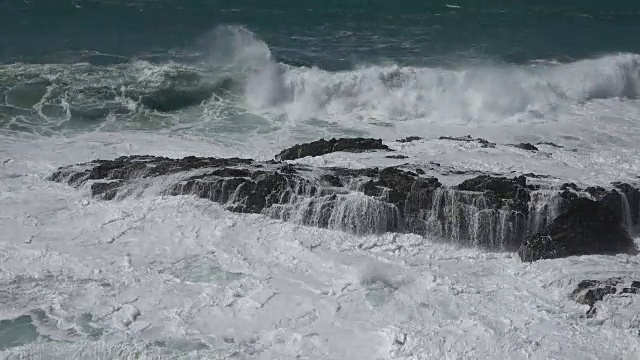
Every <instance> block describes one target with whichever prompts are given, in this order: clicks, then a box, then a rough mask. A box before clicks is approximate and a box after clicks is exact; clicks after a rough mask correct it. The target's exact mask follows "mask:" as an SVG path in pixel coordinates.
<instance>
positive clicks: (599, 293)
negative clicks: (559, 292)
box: [570, 277, 640, 317]
mask: <svg viewBox="0 0 640 360" xmlns="http://www.w3.org/2000/svg"><path fill="white" fill-rule="evenodd" d="M624 294H640V282H638V281H631V282H628V281H625V280H624V279H622V278H620V277H613V278H609V279H606V280H582V281H580V283H578V286H577V287H576V289H575V290H573V292H572V293H571V296H570V297H571V299H573V300H574V301H576V302H577V303H579V304H584V305H589V310H587V314H586V315H587V317H593V316H595V315H596V308H595V305H596V303H597V302H598V301H602V300H603V299H604V298H605V297H606V296H608V295H624Z"/></svg>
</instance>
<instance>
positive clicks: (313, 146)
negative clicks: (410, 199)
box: [276, 138, 391, 160]
mask: <svg viewBox="0 0 640 360" xmlns="http://www.w3.org/2000/svg"><path fill="white" fill-rule="evenodd" d="M368 150H386V151H390V150H391V149H389V147H388V146H387V145H384V144H383V143H382V140H381V139H365V138H353V139H350V138H341V139H337V140H336V139H335V138H334V139H331V140H329V141H327V140H325V139H320V140H318V141H314V142H310V143H305V144H299V145H294V146H292V147H290V148H288V149H285V150H282V152H280V153H279V154H278V155H276V160H295V159H300V158H303V157H307V156H320V155H325V154H329V153H332V152H336V151H348V152H362V151H368Z"/></svg>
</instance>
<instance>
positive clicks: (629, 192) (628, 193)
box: [612, 182, 640, 226]
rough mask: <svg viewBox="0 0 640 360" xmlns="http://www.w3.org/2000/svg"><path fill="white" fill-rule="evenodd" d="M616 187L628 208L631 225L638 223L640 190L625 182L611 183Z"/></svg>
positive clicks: (639, 221)
mask: <svg viewBox="0 0 640 360" xmlns="http://www.w3.org/2000/svg"><path fill="white" fill-rule="evenodd" d="M612 185H613V186H615V188H616V189H618V190H620V192H621V193H622V195H624V201H625V202H626V206H627V207H628V208H629V220H630V221H631V224H629V225H631V226H636V225H639V223H640V219H639V217H640V190H639V189H637V188H635V187H633V186H631V185H629V184H625V183H620V182H615V183H613V184H612Z"/></svg>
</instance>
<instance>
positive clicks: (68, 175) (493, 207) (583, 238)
mask: <svg viewBox="0 0 640 360" xmlns="http://www.w3.org/2000/svg"><path fill="white" fill-rule="evenodd" d="M337 142H338V140H336V142H335V143H334V145H335V144H337ZM324 143H329V142H324ZM300 152H302V153H304V152H305V151H304V149H303V150H300ZM438 165H439V164H438ZM49 179H50V180H53V181H57V182H62V183H67V184H70V185H72V186H75V187H84V188H88V189H90V191H91V194H92V196H95V197H98V198H101V199H104V200H113V199H121V198H123V197H127V196H139V195H141V194H142V193H144V192H147V193H156V194H165V195H195V196H198V197H201V198H204V199H208V200H211V201H214V202H217V203H219V204H221V205H222V206H224V207H225V208H226V209H228V210H230V211H234V212H241V213H260V214H264V215H267V216H271V217H274V218H278V219H282V220H287V221H293V222H296V223H300V224H304V225H310V226H317V227H325V228H332V229H339V230H344V231H349V232H353V233H356V234H365V233H381V232H409V233H415V234H420V235H427V234H428V235H430V236H436V237H440V238H442V239H447V240H448V241H450V242H453V243H456V244H460V245H471V246H482V247H488V248H492V249H501V250H517V249H520V256H521V258H522V259H523V260H524V261H534V260H538V259H546V258H556V257H562V256H569V255H580V254H615V253H619V252H628V253H633V252H634V251H636V250H635V247H634V246H633V243H632V242H631V239H630V236H629V232H628V226H626V224H627V223H628V222H629V221H627V220H626V219H629V218H631V217H630V216H629V211H632V210H629V209H636V208H637V207H638V206H640V205H638V203H637V195H636V194H637V189H635V188H634V187H633V186H631V185H626V184H616V187H617V188H618V189H619V190H606V189H604V188H591V189H590V191H589V192H579V191H578V190H577V187H576V186H574V185H572V184H565V185H563V186H562V189H557V190H549V189H546V190H539V191H538V190H535V188H532V187H530V186H529V185H528V184H527V178H526V177H525V176H519V177H515V178H506V177H499V176H492V175H486V174H485V175H480V176H476V177H474V178H471V179H468V180H465V181H463V182H462V183H460V184H459V185H457V186H450V187H448V186H443V185H442V184H441V183H440V182H439V181H438V179H436V178H434V177H428V176H426V175H425V172H424V171H423V170H421V169H415V172H413V171H410V170H407V169H405V168H399V167H388V168H383V169H379V168H363V169H347V168H337V167H332V168H319V167H310V166H303V165H296V164H290V163H286V162H279V161H274V160H270V161H266V162H256V161H254V160H251V159H239V158H230V159H219V158H201V157H193V156H190V157H185V158H183V159H170V158H165V157H155V156H128V157H120V158H117V159H115V160H96V161H92V162H89V163H85V164H79V165H72V166H67V167H63V168H60V169H58V170H57V171H56V172H54V173H53V174H52V175H51V176H50V177H49ZM622 193H625V194H626V195H625V196H626V201H625V197H624V196H622V195H621V194H622ZM633 202H635V203H633ZM632 203H633V204H632ZM625 209H626V210H625ZM631 288H633V287H629V289H631ZM628 291H632V290H628Z"/></svg>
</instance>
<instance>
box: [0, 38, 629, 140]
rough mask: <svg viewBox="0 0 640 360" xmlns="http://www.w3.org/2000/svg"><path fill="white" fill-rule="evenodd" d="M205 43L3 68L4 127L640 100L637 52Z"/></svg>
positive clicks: (381, 116)
mask: <svg viewBox="0 0 640 360" xmlns="http://www.w3.org/2000/svg"><path fill="white" fill-rule="evenodd" d="M205 44H206V46H205V45H203V46H202V48H201V52H200V55H199V57H198V58H197V59H196V60H195V61H190V62H188V63H179V62H175V61H168V62H161V63H151V62H148V61H141V60H135V61H131V62H127V63H116V64H106V65H99V64H90V63H78V64H46V65H35V64H12V65H2V66H0V92H1V93H2V95H3V96H2V97H0V118H2V119H3V120H2V121H0V126H2V127H7V126H14V128H16V129H20V126H17V127H16V124H26V123H28V124H30V126H35V127H37V126H48V127H49V128H52V129H54V130H55V129H58V130H59V129H60V128H65V127H69V126H82V124H100V123H102V122H106V121H113V120H114V119H115V120H117V121H118V122H120V123H124V124H142V123H148V122H150V121H151V122H154V121H155V122H157V123H158V124H157V127H159V128H166V127H174V126H176V123H177V122H180V121H190V120H189V119H191V120H193V119H196V118H197V120H198V121H203V122H205V123H206V122H215V121H218V120H220V119H221V118H229V117H233V116H237V115H238V114H253V115H258V116H259V118H261V119H262V120H260V121H263V122H273V121H277V120H278V119H279V120H282V119H285V120H288V121H289V123H290V124H297V123H300V122H304V121H306V120H309V119H320V120H325V121H338V122H339V121H341V120H345V121H343V122H344V123H346V122H353V121H354V120H355V121H356V122H357V121H358V120H365V122H367V121H370V120H371V119H375V120H376V124H386V125H387V126H394V124H395V123H397V122H401V121H406V120H417V121H425V122H427V123H429V122H443V121H445V122H451V123H456V122H458V123H460V122H462V123H468V122H474V123H483V122H487V121H489V122H492V121H493V122H495V121H497V120H507V121H508V120H509V119H517V120H518V121H527V120H529V121H546V120H550V119H553V118H555V117H556V116H557V115H558V114H561V113H563V112H567V111H570V109H571V108H572V107H574V106H576V105H581V104H584V103H587V102H590V101H594V100H602V99H604V100H607V99H623V100H624V99H631V100H634V99H637V98H638V97H640V55H638V54H611V55H606V56H602V57H599V58H593V59H584V60H578V61H574V62H569V63H554V62H537V63H529V64H526V65H510V64H504V63H489V64H485V65H460V66H457V67H447V68H445V67H411V66H399V65H363V66H361V67H358V68H355V69H352V70H348V71H328V70H323V69H320V68H317V67H313V66H308V65H309V64H307V61H306V60H304V59H302V60H300V61H298V62H296V61H295V59H293V60H292V59H286V62H287V63H288V64H285V63H281V62H278V61H276V57H275V56H273V55H272V53H271V50H270V49H269V47H268V45H267V44H266V43H265V42H263V41H262V40H260V39H259V38H258V37H256V36H255V35H254V34H253V33H251V32H250V31H249V30H247V29H245V28H243V27H239V26H226V27H221V28H218V29H216V30H215V31H213V32H212V33H211V34H209V36H208V37H206V42H205ZM292 64H295V65H292ZM7 119H11V120H10V121H7ZM185 119H187V120H185ZM78 124H80V125H78ZM134 127H135V126H134Z"/></svg>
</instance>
